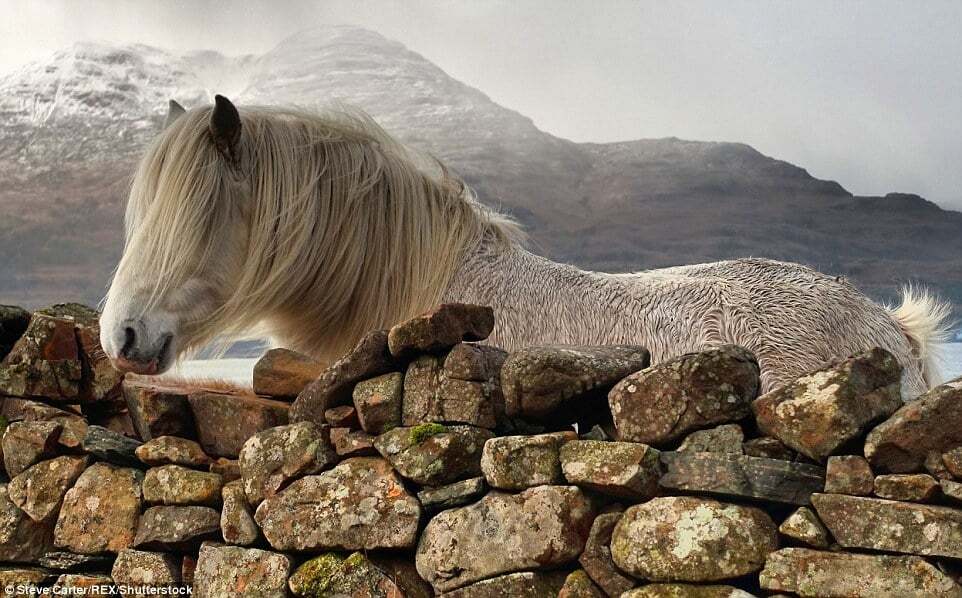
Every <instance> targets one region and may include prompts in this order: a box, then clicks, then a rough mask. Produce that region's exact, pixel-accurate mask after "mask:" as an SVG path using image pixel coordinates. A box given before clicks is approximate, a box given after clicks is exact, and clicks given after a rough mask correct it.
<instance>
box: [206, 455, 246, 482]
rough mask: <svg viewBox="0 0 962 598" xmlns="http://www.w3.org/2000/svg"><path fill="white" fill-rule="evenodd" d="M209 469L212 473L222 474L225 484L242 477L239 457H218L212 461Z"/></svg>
mask: <svg viewBox="0 0 962 598" xmlns="http://www.w3.org/2000/svg"><path fill="white" fill-rule="evenodd" d="M208 469H209V470H210V472H211V473H217V474H220V477H222V478H224V483H225V484H226V483H227V482H233V481H234V480H239V479H241V472H240V462H239V461H238V460H237V459H226V458H224V457H218V458H217V459H214V460H213V461H211V462H210V466H209V467H208Z"/></svg>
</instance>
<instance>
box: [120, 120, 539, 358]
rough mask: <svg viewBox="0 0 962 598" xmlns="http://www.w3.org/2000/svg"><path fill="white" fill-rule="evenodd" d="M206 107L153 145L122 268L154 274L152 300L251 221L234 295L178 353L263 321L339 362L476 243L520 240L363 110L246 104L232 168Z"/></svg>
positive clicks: (302, 347) (135, 197)
mask: <svg viewBox="0 0 962 598" xmlns="http://www.w3.org/2000/svg"><path fill="white" fill-rule="evenodd" d="M210 112H211V108H210V107H206V108H198V109H194V110H191V111H189V112H187V113H186V114H184V115H183V116H181V117H180V118H178V119H177V120H176V121H175V122H174V123H173V124H171V125H170V126H169V127H168V128H167V129H166V130H165V131H164V132H163V133H162V134H161V135H160V136H159V137H158V138H157V139H156V140H155V141H154V143H153V144H152V145H151V147H150V148H149V150H148V151H147V154H146V156H145V157H144V159H143V160H142V162H141V164H140V166H139V168H138V170H137V173H136V175H135V178H134V181H133V184H132V189H131V194H130V200H129V203H128V206H127V245H126V247H125V251H124V257H123V261H122V262H121V266H122V265H123V262H124V261H128V260H137V264H136V265H137V267H138V268H137V269H138V270H139V271H141V272H151V278H153V279H155V280H156V281H158V282H157V283H156V284H155V285H154V288H153V289H152V299H151V302H150V303H151V304H153V303H155V302H156V301H158V300H159V298H160V297H162V296H164V294H165V293H166V292H167V291H168V290H170V289H175V288H178V287H180V286H182V285H184V284H185V283H187V281H188V280H189V279H190V278H191V276H193V275H196V273H198V272H207V270H209V269H207V270H205V265H207V264H209V263H210V260H211V259H212V258H214V257H215V256H216V254H217V252H218V245H217V241H218V235H220V234H222V231H224V230H226V229H225V227H229V226H247V227H248V234H247V237H246V238H247V246H246V251H245V252H243V259H244V262H243V267H242V268H241V269H240V275H239V278H238V279H233V280H218V281H216V283H217V285H218V286H219V287H220V288H223V289H232V291H231V292H230V294H229V295H228V296H225V297H222V298H221V301H220V303H221V305H220V307H218V308H217V309H216V311H215V312H214V315H213V316H212V317H209V318H207V319H206V321H204V322H195V323H194V324H193V326H192V327H191V332H190V334H188V335H187V338H185V339H183V341H182V343H183V344H182V345H181V346H182V347H183V348H184V349H189V348H196V347H198V346H200V345H201V344H203V343H206V342H209V341H210V340H211V339H213V338H214V337H215V336H219V335H227V336H231V337H237V336H241V335H244V334H246V333H249V332H250V331H251V330H252V329H253V328H254V327H256V326H257V325H258V324H261V323H264V322H265V321H266V324H267V328H268V330H269V332H270V333H272V334H274V335H276V336H278V337H280V338H283V339H284V342H285V345H286V346H288V347H290V348H292V349H296V350H299V351H302V352H305V353H308V354H311V355H313V356H315V357H318V358H321V359H328V360H330V359H334V358H336V357H337V356H339V355H340V354H342V353H344V352H345V351H346V350H348V349H349V348H350V347H351V346H352V345H353V343H355V342H356V341H357V339H359V338H360V337H361V335H363V334H364V333H365V332H367V331H368V330H371V329H373V328H378V327H386V326H390V325H391V324H393V323H395V322H398V321H400V320H403V319H405V318H408V317H411V316H413V315H416V314H417V313H419V312H420V311H422V310H424V309H426V308H427V307H430V306H432V305H434V304H436V303H438V302H439V301H440V299H441V296H442V294H443V292H444V290H445V287H446V285H447V284H448V282H449V280H450V279H451V277H452V275H453V274H454V272H455V270H456V269H457V268H458V266H459V264H460V263H461V262H462V260H463V258H464V256H465V255H466V254H468V253H470V252H472V251H473V250H474V249H476V248H477V247H478V245H479V244H480V243H482V242H487V241H490V242H493V243H496V244H503V245H511V244H514V243H516V242H518V241H520V240H521V232H520V229H519V228H518V227H517V225H515V224H514V223H513V222H512V221H510V220H509V219H507V218H505V217H504V216H501V215H498V214H496V213H493V212H491V211H489V210H487V209H486V208H484V207H482V206H481V205H480V204H479V203H478V202H477V201H476V200H475V198H474V196H473V194H472V193H471V192H470V190H468V189H467V188H466V187H465V186H464V185H463V183H462V182H461V181H460V180H459V179H457V178H456V177H454V176H452V175H451V174H450V173H449V172H448V171H447V170H446V169H445V168H444V167H443V166H442V165H440V163H437V170H438V171H439V172H437V173H428V172H426V170H425V169H423V168H421V167H419V166H418V163H417V162H416V157H415V156H414V155H412V154H411V153H410V152H408V151H407V150H405V149H404V148H403V147H402V146H401V145H399V144H398V143H397V142H395V141H394V140H392V139H391V138H390V137H389V136H388V135H387V134H386V133H385V132H384V131H383V130H382V129H381V128H380V127H378V126H377V125H376V124H375V123H374V122H373V121H372V120H371V119H369V118H367V117H365V116H363V115H357V114H346V113H333V114H326V115H322V114H316V113H311V112H307V111H297V110H289V109H276V108H262V107H255V108H251V107H246V108H242V109H241V120H242V131H243V133H242V136H241V142H240V146H239V158H238V160H237V163H236V164H230V163H229V162H228V161H227V160H226V159H225V158H224V157H223V156H221V155H220V154H219V153H218V151H217V149H216V148H215V147H214V145H213V144H212V143H211V141H210V137H209V130H208V120H209V117H210ZM241 223H243V224H241ZM152 231H166V232H165V233H164V234H151V233H152ZM206 275H207V276H208V277H209V276H218V275H220V274H219V273H217V272H214V273H209V272H207V274H206ZM184 309H185V310H187V309H189V306H184ZM319 331H322V332H323V334H318V332H319Z"/></svg>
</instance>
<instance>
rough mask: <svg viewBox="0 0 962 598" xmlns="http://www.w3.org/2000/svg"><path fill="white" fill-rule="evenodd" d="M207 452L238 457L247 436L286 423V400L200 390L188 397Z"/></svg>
mask: <svg viewBox="0 0 962 598" xmlns="http://www.w3.org/2000/svg"><path fill="white" fill-rule="evenodd" d="M188 400H189V402H190V409H191V412H192V413H193V415H194V421H196V422H197V436H198V438H199V440H200V445H201V446H202V447H204V452H206V453H207V454H208V455H211V456H214V457H231V458H233V457H237V455H238V454H240V450H241V447H243V446H244V443H245V442H246V441H247V439H248V438H250V437H251V436H253V435H254V434H256V433H258V432H260V431H261V430H266V429H268V428H273V427H274V426H283V425H285V424H287V410H288V405H287V403H284V402H281V401H274V400H270V399H264V398H261V397H255V396H249V395H230V394H218V393H213V392H200V393H195V394H191V395H190V396H189V398H188Z"/></svg>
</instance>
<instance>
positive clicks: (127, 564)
mask: <svg viewBox="0 0 962 598" xmlns="http://www.w3.org/2000/svg"><path fill="white" fill-rule="evenodd" d="M110 577H111V578H113V580H114V583H116V584H118V585H124V586H132V587H141V586H147V587H154V588H163V587H167V588H169V587H172V586H177V585H180V582H181V576H180V559H178V558H176V557H175V556H174V555H172V554H166V553H163V552H146V551H143V550H132V549H130V548H128V549H126V550H121V551H120V553H119V554H117V560H116V561H114V565H113V568H111V570H110Z"/></svg>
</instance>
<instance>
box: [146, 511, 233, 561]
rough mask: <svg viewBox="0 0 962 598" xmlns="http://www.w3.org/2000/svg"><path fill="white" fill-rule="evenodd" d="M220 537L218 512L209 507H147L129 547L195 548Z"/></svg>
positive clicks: (179, 549)
mask: <svg viewBox="0 0 962 598" xmlns="http://www.w3.org/2000/svg"><path fill="white" fill-rule="evenodd" d="M217 537H220V513H219V512H217V511H216V510H214V509H212V508H210V507H200V506H188V507H180V506H177V507H168V506H158V507H150V508H148V509H147V510H145V511H144V512H143V514H142V515H141V516H140V521H139V523H138V524H137V535H136V536H135V537H134V541H133V544H132V546H133V547H135V548H146V549H148V550H165V551H167V550H174V551H184V552H189V551H192V550H196V549H197V547H198V546H199V545H200V543H201V542H203V541H204V540H211V539H214V538H217Z"/></svg>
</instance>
